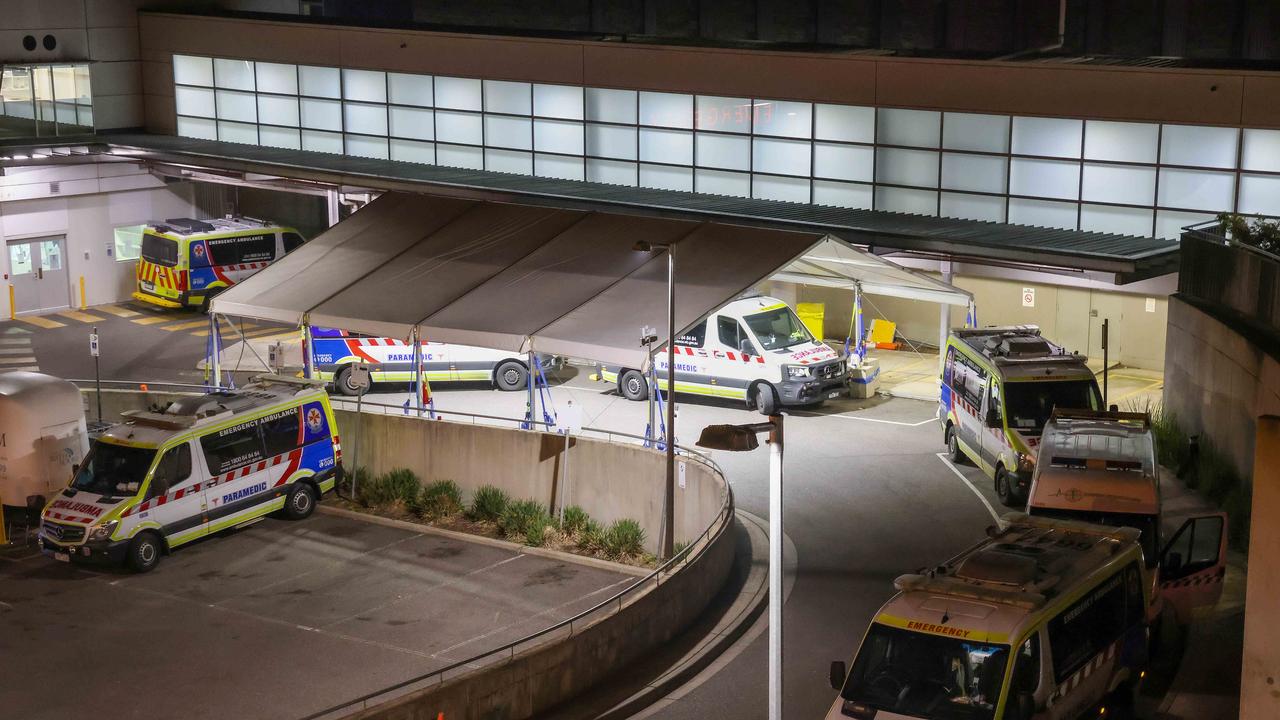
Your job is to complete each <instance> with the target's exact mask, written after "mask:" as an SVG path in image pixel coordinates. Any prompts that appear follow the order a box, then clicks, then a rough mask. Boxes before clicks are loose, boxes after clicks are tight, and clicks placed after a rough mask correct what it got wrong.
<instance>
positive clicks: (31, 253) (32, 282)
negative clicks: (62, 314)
mask: <svg viewBox="0 0 1280 720" xmlns="http://www.w3.org/2000/svg"><path fill="white" fill-rule="evenodd" d="M66 245H67V238H66V236H65V235H55V236H50V237H40V238H28V239H26V240H10V241H9V243H8V246H9V282H10V283H12V284H13V311H14V312H15V313H30V312H40V311H43V310H58V309H61V308H65V307H69V306H70V304H71V285H70V284H69V283H68V281H67V263H66Z"/></svg>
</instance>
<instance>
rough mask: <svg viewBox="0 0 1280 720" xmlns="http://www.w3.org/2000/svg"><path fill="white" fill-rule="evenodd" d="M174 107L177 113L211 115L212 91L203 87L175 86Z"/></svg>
mask: <svg viewBox="0 0 1280 720" xmlns="http://www.w3.org/2000/svg"><path fill="white" fill-rule="evenodd" d="M173 101H174V108H175V109H176V110H177V111H178V114H179V115H194V116H196V117H210V118H211V117H213V91H212V90H205V89H203V88H191V87H175V88H174V89H173Z"/></svg>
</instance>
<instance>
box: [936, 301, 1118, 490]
mask: <svg viewBox="0 0 1280 720" xmlns="http://www.w3.org/2000/svg"><path fill="white" fill-rule="evenodd" d="M945 353H946V356H945V358H944V360H943V365H942V383H941V392H940V393H939V405H938V420H939V421H940V422H941V424H942V430H943V442H945V443H946V444H947V450H948V452H949V453H950V455H951V460H952V461H953V462H956V463H960V462H964V461H965V460H971V461H972V462H973V463H974V464H976V465H977V466H978V467H979V468H980V469H981V470H982V472H983V473H985V474H986V475H987V477H989V478H991V480H992V481H993V482H994V484H995V490H996V495H998V496H999V498H1000V501H1001V502H1002V503H1004V504H1005V505H1006V506H1009V507H1014V506H1016V505H1018V504H1019V501H1023V502H1025V498H1026V497H1027V491H1028V488H1029V487H1030V485H1031V473H1032V471H1033V470H1034V469H1035V464H1036V445H1037V444H1038V443H1039V441H1040V433H1041V431H1042V430H1044V426H1045V423H1047V422H1049V417H1050V415H1052V414H1053V409H1054V408H1055V407H1062V408H1081V409H1085V410H1101V409H1102V394H1101V393H1100V392H1098V382H1097V380H1096V379H1094V376H1093V371H1091V370H1090V369H1089V367H1088V365H1087V361H1088V358H1086V357H1084V356H1083V355H1078V354H1075V353H1068V352H1067V351H1065V350H1063V349H1062V348H1061V347H1058V346H1057V345H1054V344H1053V343H1052V342H1050V341H1049V340H1048V339H1047V338H1045V337H1043V336H1041V334H1040V328H1038V327H1036V326H1034V325H1019V326H1013V327H989V328H973V329H955V330H952V331H951V334H950V336H949V337H948V338H947V347H946V349H945Z"/></svg>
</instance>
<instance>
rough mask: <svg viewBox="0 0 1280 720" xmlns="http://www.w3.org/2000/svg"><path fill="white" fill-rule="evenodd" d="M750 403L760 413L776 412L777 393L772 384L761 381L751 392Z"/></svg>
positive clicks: (771, 413) (769, 413)
mask: <svg viewBox="0 0 1280 720" xmlns="http://www.w3.org/2000/svg"><path fill="white" fill-rule="evenodd" d="M751 403H752V404H753V405H755V406H756V409H757V410H759V411H760V414H761V415H773V414H775V413H777V412H778V393H777V391H775V390H774V389H773V386H772V385H770V384H769V383H765V382H762V383H760V384H759V385H756V387H755V390H753V391H752V392H751Z"/></svg>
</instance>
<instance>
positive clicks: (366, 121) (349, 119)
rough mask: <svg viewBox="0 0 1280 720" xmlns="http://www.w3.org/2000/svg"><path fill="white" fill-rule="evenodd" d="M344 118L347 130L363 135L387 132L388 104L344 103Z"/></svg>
mask: <svg viewBox="0 0 1280 720" xmlns="http://www.w3.org/2000/svg"><path fill="white" fill-rule="evenodd" d="M342 119H343V122H344V123H345V125H344V128H345V129H346V131H347V132H353V133H361V134H362V135H386V134H387V106H386V105H361V104H359V103H349V102H348V103H342ZM348 154H351V153H348Z"/></svg>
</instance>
